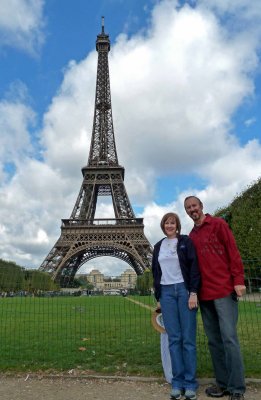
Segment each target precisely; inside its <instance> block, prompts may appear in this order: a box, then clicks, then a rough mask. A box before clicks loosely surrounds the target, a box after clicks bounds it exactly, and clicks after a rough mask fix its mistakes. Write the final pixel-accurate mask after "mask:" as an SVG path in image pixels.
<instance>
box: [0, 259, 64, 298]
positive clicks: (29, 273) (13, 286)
mask: <svg viewBox="0 0 261 400" xmlns="http://www.w3.org/2000/svg"><path fill="white" fill-rule="evenodd" d="M55 289H57V285H56V284H55V283H54V282H53V281H52V279H51V277H50V275H49V274H47V273H46V272H42V271H38V270H26V269H25V268H23V267H20V266H19V265H17V264H15V263H14V262H10V261H5V260H2V259H0V290H1V291H3V292H17V291H20V290H23V291H27V292H31V293H36V292H37V291H39V290H55Z"/></svg>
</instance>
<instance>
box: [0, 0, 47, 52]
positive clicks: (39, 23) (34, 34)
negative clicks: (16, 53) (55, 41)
mask: <svg viewBox="0 0 261 400" xmlns="http://www.w3.org/2000/svg"><path fill="white" fill-rule="evenodd" d="M0 3H1V12H0V46H3V45H4V46H12V47H16V48H20V49H22V50H25V51H27V52H29V53H32V54H35V53H37V51H38V50H39V47H40V46H41V45H42V43H43V41H44V36H43V31H42V30H43V26H44V20H43V5H44V0H1V2H0Z"/></svg>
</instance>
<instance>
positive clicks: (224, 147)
mask: <svg viewBox="0 0 261 400" xmlns="http://www.w3.org/2000/svg"><path fill="white" fill-rule="evenodd" d="M175 4H176V2H172V1H162V2H159V3H158V4H157V5H156V6H155V8H154V11H153V16H152V24H151V27H150V30H149V31H148V32H145V33H142V34H137V35H135V36H133V37H131V38H127V37H126V36H125V35H121V36H119V37H118V39H117V41H116V43H115V44H114V45H112V47H111V53H110V77H111V92H112V110H113V118H114V128H115V138H116V146H117V151H118V158H119V163H120V164H121V165H123V166H124V167H125V169H126V179H125V184H126V188H127V192H128V194H129V196H130V198H131V202H132V205H134V204H135V205H141V206H143V207H144V211H143V212H142V215H143V216H144V221H145V226H146V228H145V232H146V235H147V237H148V238H149V240H150V241H151V242H152V243H155V242H156V241H157V240H158V239H159V238H160V237H161V235H162V233H161V231H160V228H159V223H160V219H161V217H162V215H163V214H164V213H165V212H167V211H169V210H173V211H177V212H178V214H179V215H180V217H181V220H182V225H183V232H187V231H188V230H189V229H190V227H191V221H190V220H189V218H188V217H187V216H186V214H185V212H184V209H183V199H184V197H185V195H187V194H191V192H193V193H195V194H197V195H198V196H200V197H201V198H202V200H203V201H204V204H205V210H206V211H209V212H212V211H214V210H215V209H217V208H218V207H219V206H223V205H226V204H227V203H228V202H229V201H230V200H231V199H232V198H233V197H234V195H235V194H236V193H237V192H239V191H241V189H242V188H244V187H246V186H247V184H249V183H250V182H252V181H253V180H255V179H256V178H257V177H258V176H259V175H260V171H261V162H260V160H261V157H260V155H261V154H260V153H261V146H260V142H259V141H258V139H252V140H251V141H249V142H248V143H246V144H245V145H241V144H240V141H239V140H238V137H237V133H236V132H234V131H233V129H234V128H233V125H232V122H231V118H232V115H233V114H234V112H235V111H236V110H237V108H238V107H239V106H240V105H241V106H242V104H243V102H244V100H245V99H247V98H249V97H252V96H254V82H253V73H254V72H255V70H256V69H257V67H258V65H259V64H258V63H259V60H258V57H257V47H256V46H257V41H256V37H255V35H253V37H252V36H250V33H249V31H247V32H244V31H241V32H240V33H236V32H234V33H233V34H231V33H230V34H228V31H227V26H225V27H223V25H221V24H220V22H219V19H218V18H217V17H216V16H215V14H214V13H213V12H212V11H211V10H206V7H205V3H204V2H203V1H202V2H201V5H202V6H201V8H199V9H197V8H196V9H192V8H190V7H188V6H186V7H183V8H181V9H179V10H178V11H177V10H176V9H175V7H174V5H175ZM224 4H225V3H224ZM166 21H167V23H166ZM94 36H95V35H94ZM96 65H97V53H96V52H95V51H93V52H91V53H90V54H89V55H88V56H87V57H86V59H85V60H83V61H81V62H79V63H78V64H77V63H76V62H71V63H70V64H69V65H68V67H67V68H66V69H65V71H64V81H63V83H62V85H61V88H60V90H59V92H58V93H57V94H56V96H55V97H54V98H53V101H52V103H51V104H50V106H49V109H48V111H47V112H46V114H45V115H44V118H43V129H42V130H41V132H40V133H39V134H40V136H41V144H42V145H43V152H42V158H43V160H42V161H39V160H37V159H33V158H32V155H31V154H30V155H29V154H28V152H27V150H28V149H30V148H31V147H32V145H31V144H30V134H29V128H28V126H29V125H30V122H31V121H32V120H33V111H32V110H31V109H30V108H29V107H28V106H26V105H25V104H23V105H22V104H20V103H19V104H16V103H12V104H11V103H6V102H2V103H1V105H2V109H4V107H6V109H7V110H9V112H11V111H12V113H13V114H14V115H15V118H14V120H13V121H11V122H10V121H9V118H7V117H6V116H7V115H8V111H7V113H6V112H2V114H1V107H0V123H2V124H3V126H5V127H6V128H5V129H6V132H10V135H11V136H12V137H15V138H17V141H16V144H13V145H12V144H10V143H11V142H9V137H11V136H9V135H8V134H6V135H4V139H3V140H4V146H6V148H7V149H9V150H8V152H7V154H11V155H16V154H18V159H19V160H20V158H21V162H19V163H17V171H16V174H15V175H14V177H13V178H12V180H11V181H10V182H9V183H8V182H6V183H5V185H4V186H2V187H1V189H0V218H1V229H0V237H1V240H0V251H1V255H2V257H3V258H8V259H12V260H16V261H17V262H19V263H21V264H23V262H26V263H27V265H28V266H38V265H40V263H41V262H42V260H43V258H44V257H45V256H46V255H47V252H48V251H49V250H50V249H51V247H52V246H53V245H54V243H55V241H56V240H57V239H58V237H59V235H60V219H61V218H68V217H69V216H70V214H71V211H72V209H73V205H74V202H75V201H76V198H77V195H78V191H79V189H80V185H81V182H82V177H81V172H80V169H81V168H82V167H83V166H84V165H86V164H87V160H88V153H89V143H90V138H91V133H92V131H91V130H92V120H93V109H94V95H95V82H96ZM1 105H0V106H1ZM1 121H2V122H1ZM19 127H20V130H19V129H18V128H19ZM8 130H9V131H8ZM13 132H14V133H13ZM18 133H19V134H18ZM18 138H19V139H18ZM0 151H1V150H0ZM29 153H30V152H29ZM0 154H1V153H0ZM2 160H3V161H2V162H6V160H7V156H6V155H5V154H4V152H2ZM172 173H173V176H174V175H175V174H176V175H178V174H187V175H188V174H191V175H194V176H195V175H196V176H199V177H200V178H202V180H203V181H205V182H206V185H205V187H204V188H203V189H202V188H197V187H188V188H186V190H183V189H182V191H181V192H179V193H178V196H177V198H175V199H173V201H171V202H170V203H169V204H163V205H162V204H161V205H159V204H156V202H155V200H154V198H155V187H156V180H157V179H161V180H164V176H166V175H171V174H172ZM173 182H174V184H175V177H173ZM166 190H168V189H166ZM108 213H110V215H111V213H112V207H111V205H108V204H106V203H104V204H99V216H100V217H101V216H107V215H108ZM91 265H96V264H93V263H91ZM108 265H109V264H107V263H105V264H104V271H106V273H107V271H108V268H109V267H108ZM111 265H112V264H111ZM88 268H89V267H88ZM124 268H126V265H125V266H124ZM117 274H118V272H117V271H116V270H115V273H114V275H117Z"/></svg>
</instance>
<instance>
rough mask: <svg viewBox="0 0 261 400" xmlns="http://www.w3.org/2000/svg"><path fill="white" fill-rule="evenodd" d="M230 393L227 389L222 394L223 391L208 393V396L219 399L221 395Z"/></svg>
mask: <svg viewBox="0 0 261 400" xmlns="http://www.w3.org/2000/svg"><path fill="white" fill-rule="evenodd" d="M229 394H230V393H229V392H228V391H227V390H225V391H224V392H223V393H222V394H221V393H220V394H209V393H206V395H207V396H208V397H213V398H214V399H218V398H220V397H224V396H228V395H229Z"/></svg>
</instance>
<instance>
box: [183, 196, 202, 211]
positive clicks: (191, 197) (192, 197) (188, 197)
mask: <svg viewBox="0 0 261 400" xmlns="http://www.w3.org/2000/svg"><path fill="white" fill-rule="evenodd" d="M189 199H196V200H197V201H198V202H199V205H200V206H201V207H203V203H202V201H201V200H200V199H199V198H198V197H197V196H193V195H191V196H187V197H186V198H185V200H184V206H185V203H186V201H187V200H189ZM185 208H186V207H185Z"/></svg>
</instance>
